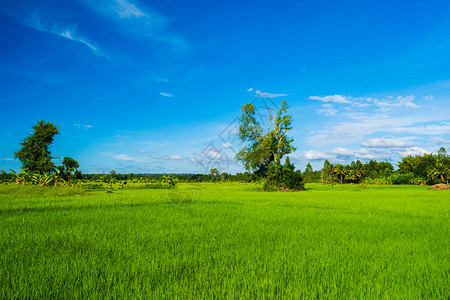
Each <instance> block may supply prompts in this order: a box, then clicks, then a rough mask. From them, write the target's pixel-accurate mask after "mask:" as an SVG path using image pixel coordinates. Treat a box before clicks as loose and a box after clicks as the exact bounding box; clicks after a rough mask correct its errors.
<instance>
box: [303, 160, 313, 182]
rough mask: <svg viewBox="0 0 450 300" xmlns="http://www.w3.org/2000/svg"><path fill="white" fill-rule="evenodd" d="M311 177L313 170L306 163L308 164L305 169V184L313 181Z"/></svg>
mask: <svg viewBox="0 0 450 300" xmlns="http://www.w3.org/2000/svg"><path fill="white" fill-rule="evenodd" d="M313 176H314V170H313V168H312V166H311V164H310V163H308V164H307V165H306V169H305V179H306V182H308V183H311V182H312V179H313Z"/></svg>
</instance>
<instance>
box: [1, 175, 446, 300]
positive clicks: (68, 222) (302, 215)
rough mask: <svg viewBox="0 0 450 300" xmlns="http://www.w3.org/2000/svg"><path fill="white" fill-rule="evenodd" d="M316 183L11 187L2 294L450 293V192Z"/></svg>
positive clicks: (4, 192)
mask: <svg viewBox="0 0 450 300" xmlns="http://www.w3.org/2000/svg"><path fill="white" fill-rule="evenodd" d="M25 188H27V187H25ZM306 188H307V190H306V191H304V192H286V193H278V192H273V193H266V192H259V190H260V187H259V186H256V185H243V184H208V183H203V184H179V185H178V186H177V188H176V189H172V190H145V189H142V190H114V191H113V192H112V193H105V192H104V191H91V192H86V191H84V190H81V189H80V190H77V189H70V188H39V187H29V190H27V191H25V190H24V189H23V188H20V187H7V186H3V187H0V225H1V232H0V298H2V299H13V298H33V299H41V298H46V299H48V298H64V299H71V298H87V299H104V298H121V299H126V298H213V297H215V298H273V297H276V298H286V297H288V298H367V297H369V298H391V297H395V298H437V299H439V298H440V299H448V298H449V296H450V280H449V278H450V262H449V258H450V226H449V225H450V224H449V212H450V193H449V192H448V191H429V190H427V187H426V186H370V185H369V186H363V185H337V186H330V185H328V186H327V185H322V184H309V185H307V186H306Z"/></svg>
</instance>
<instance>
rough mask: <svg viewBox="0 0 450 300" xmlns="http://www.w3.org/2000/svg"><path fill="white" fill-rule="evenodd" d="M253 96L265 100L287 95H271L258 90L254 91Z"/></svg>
mask: <svg viewBox="0 0 450 300" xmlns="http://www.w3.org/2000/svg"><path fill="white" fill-rule="evenodd" d="M255 94H256V96H258V97H265V98H278V97H285V96H287V94H272V93H266V92H261V91H260V90H256V91H255Z"/></svg>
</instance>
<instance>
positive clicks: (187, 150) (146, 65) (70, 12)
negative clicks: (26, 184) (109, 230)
mask: <svg viewBox="0 0 450 300" xmlns="http://www.w3.org/2000/svg"><path fill="white" fill-rule="evenodd" d="M0 43H1V47H0V82H1V84H0V104H1V107H2V110H1V118H0V169H3V170H9V169H14V170H19V169H20V162H18V161H14V160H13V152H14V151H16V150H18V149H19V148H20V145H19V143H20V141H21V140H22V139H23V138H25V137H26V136H27V134H28V133H29V132H30V129H31V126H32V125H33V124H35V122H36V121H37V120H41V119H44V120H46V121H51V122H54V123H55V124H58V125H59V126H60V135H59V136H57V137H56V139H55V142H54V144H53V146H52V153H53V155H55V156H60V157H63V156H71V157H73V158H75V159H76V160H78V161H79V163H80V165H81V170H82V171H83V172H85V173H93V172H105V173H106V172H109V170H112V169H114V170H116V171H117V172H125V173H130V172H134V173H137V172H147V173H161V172H166V173H172V172H175V173H196V172H200V173H203V172H206V171H207V170H209V169H210V168H212V167H217V168H218V169H219V170H220V171H223V172H231V173H234V172H239V171H242V167H241V166H240V165H239V164H236V163H235V162H234V161H233V155H234V153H235V151H236V150H238V149H239V143H238V142H237V141H236V140H235V139H234V138H233V134H232V132H233V128H234V129H235V125H236V124H237V123H236V118H237V117H239V114H240V107H241V105H243V104H245V103H248V102H251V101H256V102H255V103H257V106H259V107H263V106H264V105H265V104H270V105H272V107H273V108H276V107H277V105H278V104H279V103H280V102H281V100H282V99H286V100H287V101H288V104H289V107H290V108H289V111H288V112H289V113H290V114H292V115H293V117H294V129H293V130H292V131H291V136H292V137H293V138H294V140H295V146H296V147H297V151H296V152H295V153H293V154H291V155H290V157H291V161H293V162H294V163H295V164H296V166H297V167H299V168H301V169H302V170H303V169H304V167H305V165H306V163H307V162H308V161H309V162H311V163H312V165H313V167H314V168H316V169H317V168H319V167H320V166H321V165H323V160H324V159H329V160H330V161H332V162H341V163H348V162H350V161H351V160H355V159H360V160H361V161H368V160H370V159H376V160H388V161H391V162H393V163H395V162H397V161H398V160H399V159H400V158H401V157H402V156H404V155H408V154H411V155H415V154H423V153H424V152H427V153H429V152H436V151H437V150H438V149H439V147H442V146H443V147H446V148H447V149H449V148H450V108H449V104H450V55H449V53H450V2H449V1H448V0H428V1H425V0H409V1H384V0H377V1H375V0H373V1H323V0H304V1H289V0H284V1H195V0H194V1H178V0H163V1H143V0H140V1H132V0H97V1H89V0H72V1H62V0H60V1H46V0H40V1H25V0H17V1H1V2H0ZM264 103H265V104H264ZM261 111H262V112H263V111H264V109H263V108H261ZM57 161H58V160H57Z"/></svg>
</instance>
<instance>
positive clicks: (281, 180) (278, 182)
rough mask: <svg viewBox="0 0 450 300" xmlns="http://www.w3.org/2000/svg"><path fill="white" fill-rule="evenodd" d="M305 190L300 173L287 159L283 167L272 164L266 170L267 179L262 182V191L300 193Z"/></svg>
mask: <svg viewBox="0 0 450 300" xmlns="http://www.w3.org/2000/svg"><path fill="white" fill-rule="evenodd" d="M304 189H305V184H304V182H303V175H302V173H301V172H300V171H299V170H297V171H295V166H294V165H293V164H291V162H290V160H289V157H287V158H286V162H285V164H284V165H283V166H281V164H280V163H278V164H277V163H275V162H272V163H271V164H270V165H269V168H268V170H267V179H266V180H265V181H264V185H263V190H264V191H267V192H272V191H302V190H304Z"/></svg>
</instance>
